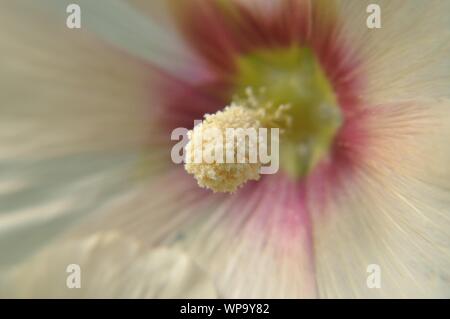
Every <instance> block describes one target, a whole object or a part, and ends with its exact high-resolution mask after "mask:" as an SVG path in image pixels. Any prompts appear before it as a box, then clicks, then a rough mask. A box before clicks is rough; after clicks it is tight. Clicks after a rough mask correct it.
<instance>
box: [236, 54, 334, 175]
mask: <svg viewBox="0 0 450 319" xmlns="http://www.w3.org/2000/svg"><path fill="white" fill-rule="evenodd" d="M236 63H237V73H236V77H235V78H234V79H233V82H234V84H235V91H234V92H235V97H234V101H236V102H238V103H239V102H240V101H241V100H243V99H248V98H249V93H251V95H254V97H255V98H256V99H257V100H258V105H259V106H260V107H261V108H264V109H265V113H266V114H267V119H268V120H267V121H266V122H265V123H264V121H263V123H262V124H263V125H269V126H272V127H279V128H280V131H281V132H282V135H281V143H280V164H281V168H282V169H283V170H285V171H286V172H288V173H289V174H290V175H291V176H293V177H295V178H298V177H301V176H304V175H306V174H307V173H308V172H309V171H310V170H311V169H312V168H313V167H314V166H315V165H316V164H317V163H318V162H319V161H320V160H321V159H322V158H323V157H324V156H325V155H326V154H327V153H328V151H329V149H330V146H331V144H332V142H333V139H334V137H335V135H336V133H337V130H338V129H339V127H340V125H341V123H342V115H341V112H340V108H339V106H338V104H337V101H336V97H335V94H334V92H333V89H332V86H331V84H330V82H329V81H328V79H327V77H326V75H325V73H324V71H323V70H322V68H321V66H320V64H319V62H318V61H317V59H316V57H315V55H314V53H313V51H312V50H311V49H309V48H306V47H298V46H294V47H291V48H283V49H271V50H267V49H266V50H260V51H256V52H253V53H251V54H248V55H245V56H241V57H239V58H238V60H237V62H236ZM249 88H250V89H251V90H252V92H253V93H252V92H249ZM241 104H244V105H245V103H241ZM280 106H285V107H282V110H281V111H282V114H280ZM269 118H270V119H271V120H269ZM274 118H275V119H277V120H275V121H273V120H272V119H274Z"/></svg>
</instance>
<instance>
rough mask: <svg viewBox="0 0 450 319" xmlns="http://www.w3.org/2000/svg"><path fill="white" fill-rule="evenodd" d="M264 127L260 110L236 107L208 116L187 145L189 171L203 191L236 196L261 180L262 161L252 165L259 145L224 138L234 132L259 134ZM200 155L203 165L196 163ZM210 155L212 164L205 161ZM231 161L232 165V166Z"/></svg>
mask: <svg viewBox="0 0 450 319" xmlns="http://www.w3.org/2000/svg"><path fill="white" fill-rule="evenodd" d="M260 126H261V121H260V116H259V115H258V112H257V111H256V110H252V109H249V108H246V107H244V106H242V105H238V104H235V103H233V104H231V105H230V106H228V107H226V108H225V109H224V110H223V111H219V112H217V113H216V114H213V115H208V114H207V115H205V119H204V121H203V122H202V123H201V124H199V125H197V126H196V127H194V129H193V130H191V131H189V133H188V136H189V140H190V141H189V143H188V144H187V145H186V164H185V166H184V167H185V169H186V171H187V172H188V173H189V174H192V175H194V177H195V179H196V180H197V182H198V185H199V186H200V187H204V188H209V189H211V190H213V191H214V192H230V193H232V192H234V191H236V190H237V189H238V188H239V187H240V186H242V185H243V184H244V183H246V182H247V181H249V180H258V179H259V177H260V176H259V171H260V168H261V163H260V162H258V159H256V161H255V160H254V161H252V160H251V158H250V152H249V149H250V148H252V147H253V148H254V147H255V143H256V141H254V140H253V141H252V140H250V141H248V143H246V140H245V137H244V139H242V138H237V140H236V144H235V143H233V141H231V142H230V141H228V140H226V143H224V141H225V139H224V137H226V135H227V129H230V128H232V129H233V128H236V129H237V128H242V129H247V128H254V129H256V130H257V129H258V128H259V127H260ZM211 132H213V133H215V134H211ZM233 140H234V137H233ZM256 144H257V143H256ZM242 146H243V147H244V149H245V152H244V154H241V155H243V162H242V163H241V162H238V155H239V154H238V153H237V151H238V150H239V149H241V147H242ZM220 148H222V149H220ZM198 154H201V155H200V160H199V161H198V158H197V159H196V155H198ZM206 154H207V155H209V156H210V158H209V161H208V159H206V158H205V155H206ZM230 154H231V156H230ZM225 157H227V158H225ZM230 157H231V158H232V159H233V162H232V163H229V162H228V159H229V158H230Z"/></svg>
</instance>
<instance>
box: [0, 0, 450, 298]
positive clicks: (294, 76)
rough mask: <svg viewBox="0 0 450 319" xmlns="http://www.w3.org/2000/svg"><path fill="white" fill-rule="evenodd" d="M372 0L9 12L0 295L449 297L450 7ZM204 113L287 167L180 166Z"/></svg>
mask: <svg viewBox="0 0 450 319" xmlns="http://www.w3.org/2000/svg"><path fill="white" fill-rule="evenodd" d="M150 2H151V3H150ZM371 2H372V1H365V0H364V1H361V0H336V1H330V0H327V1H321V0H315V1H310V0H275V1H265V0H254V1H239V0H230V1H224V0H216V1H207V0H190V1H176V0H173V1H170V2H169V3H165V2H160V1H138V0H134V1H133V0H130V1H118V0H109V1H78V3H79V5H80V7H81V10H82V11H81V12H82V20H81V21H82V28H81V29H68V28H67V27H66V25H65V23H64V22H65V21H64V19H65V17H66V16H64V15H65V14H66V11H65V9H66V7H67V5H68V4H69V3H70V1H36V2H34V3H33V4H31V3H30V2H29V1H14V2H12V1H8V2H3V3H1V10H0V21H2V27H1V28H0V32H1V36H0V39H1V40H0V43H1V52H2V56H3V59H2V62H1V68H2V74H1V79H2V81H1V84H2V90H1V98H2V106H1V110H2V116H1V126H0V145H1V152H0V165H1V168H2V169H1V170H0V172H1V173H0V198H1V201H0V209H1V215H0V238H1V239H0V250H1V252H2V253H1V258H0V263H1V264H0V266H1V267H2V275H1V283H2V284H1V285H0V287H1V288H0V293H1V295H4V296H19V297H35V296H37V297H80V296H83V297H231V298H235V297H251V298H252V297H293V298H299V297H321V298H330V297H448V296H449V291H450V283H449V280H450V279H449V278H450V273H449V265H450V258H449V256H450V255H449V253H448V248H449V244H450V238H449V235H448V231H449V229H450V227H449V226H450V224H449V216H448V212H449V210H450V168H449V167H450V166H449V163H450V148H449V147H448V145H447V144H448V140H449V137H450V110H449V107H450V104H449V96H450V91H449V84H450V77H449V73H450V72H449V70H450V69H449V67H450V65H449V60H448V56H449V53H450V47H449V45H448V43H449V40H450V24H449V12H450V8H449V7H450V3H449V2H448V1H437V0H436V1H434V0H433V1H427V2H424V1H413V0H410V1H384V0H383V1H381V0H379V1H376V3H377V4H379V6H380V8H381V10H382V15H381V16H382V27H381V28H380V29H370V28H368V27H367V26H366V19H367V17H368V13H367V11H366V8H367V6H368V5H369V4H370V3H371ZM250 105H251V107H250ZM227 106H230V107H229V108H226V107H227ZM207 114H210V116H209V117H206V118H205V115H207ZM261 114H263V115H261ZM201 119H204V122H203V124H202V125H205V126H208V125H211V126H213V127H219V128H221V129H223V128H225V127H228V126H230V127H241V125H244V126H245V125H247V126H248V127H255V128H256V127H259V126H260V123H261V121H263V122H265V124H267V123H271V124H269V126H270V127H273V128H280V131H281V132H282V133H281V135H280V167H279V171H278V172H277V173H276V174H272V175H261V176H259V174H258V170H257V169H256V170H255V167H254V166H249V165H242V166H237V165H238V164H230V166H229V168H227V171H226V172H225V171H223V170H222V169H223V166H220V165H219V164H217V163H213V164H211V165H210V166H205V165H203V164H202V165H203V166H202V165H200V166H199V165H197V166H196V165H188V164H186V168H185V167H184V165H182V164H176V163H173V161H172V160H171V150H172V147H173V146H174V144H175V143H176V141H174V140H171V132H172V131H173V130H174V129H176V128H180V127H184V128H188V129H192V128H193V125H194V120H201ZM228 124H229V125H228ZM195 134H196V131H195V130H193V131H192V132H191V134H190V136H191V138H192V137H193V136H194V135H195ZM227 165H228V164H227ZM256 168H259V166H257V167H256ZM227 172H229V173H227ZM372 269H375V270H376V271H378V273H377V274H373V273H372ZM76 271H81V273H80V274H81V277H79V278H78V279H79V280H80V281H79V282H77V280H78V279H76V278H75V277H74V276H72V275H75V273H74V272H76ZM375 275H378V276H379V280H378V281H379V284H380V285H378V286H377V287H373V285H371V280H372V279H373V277H372V276H375ZM71 285H72V286H71ZM74 287H75V288H78V289H71V288H74Z"/></svg>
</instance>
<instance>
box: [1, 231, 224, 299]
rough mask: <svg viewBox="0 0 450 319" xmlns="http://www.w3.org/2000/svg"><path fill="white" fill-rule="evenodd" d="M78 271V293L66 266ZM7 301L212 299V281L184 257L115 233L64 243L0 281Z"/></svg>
mask: <svg viewBox="0 0 450 319" xmlns="http://www.w3.org/2000/svg"><path fill="white" fill-rule="evenodd" d="M72 264H75V265H78V266H79V267H80V272H79V274H80V276H79V279H80V281H79V282H80V288H69V287H68V286H67V279H68V277H69V275H71V274H72V273H71V272H67V271H66V270H67V267H68V266H69V265H72ZM3 281H4V283H6V285H7V286H6V288H5V286H3V287H2V288H3V289H4V291H0V292H1V293H2V295H3V296H6V297H12V296H13V297H20V298H39V297H40V298H181V297H183V298H214V297H216V292H215V288H214V285H213V283H212V281H211V279H210V278H209V277H208V276H207V274H206V273H205V272H204V271H202V269H201V268H200V267H199V266H198V265H196V264H195V263H194V262H193V261H192V259H190V258H189V257H188V256H187V255H186V254H183V253H182V252H180V251H178V250H176V249H169V248H165V247H160V248H155V249H152V250H147V249H145V248H143V247H142V246H141V245H140V244H139V242H137V241H135V240H134V239H133V238H128V237H124V236H122V235H120V234H119V233H115V232H108V233H96V234H92V235H90V236H88V237H83V238H74V239H71V240H62V241H59V242H58V243H55V244H53V245H51V246H49V247H47V248H46V249H45V250H43V251H42V252H40V253H39V254H37V255H36V256H35V257H33V258H32V259H30V260H27V261H26V262H25V263H24V264H23V265H21V266H19V267H17V268H16V269H15V270H14V271H12V272H11V273H9V274H8V275H7V276H6V278H5V277H4V279H3Z"/></svg>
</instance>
